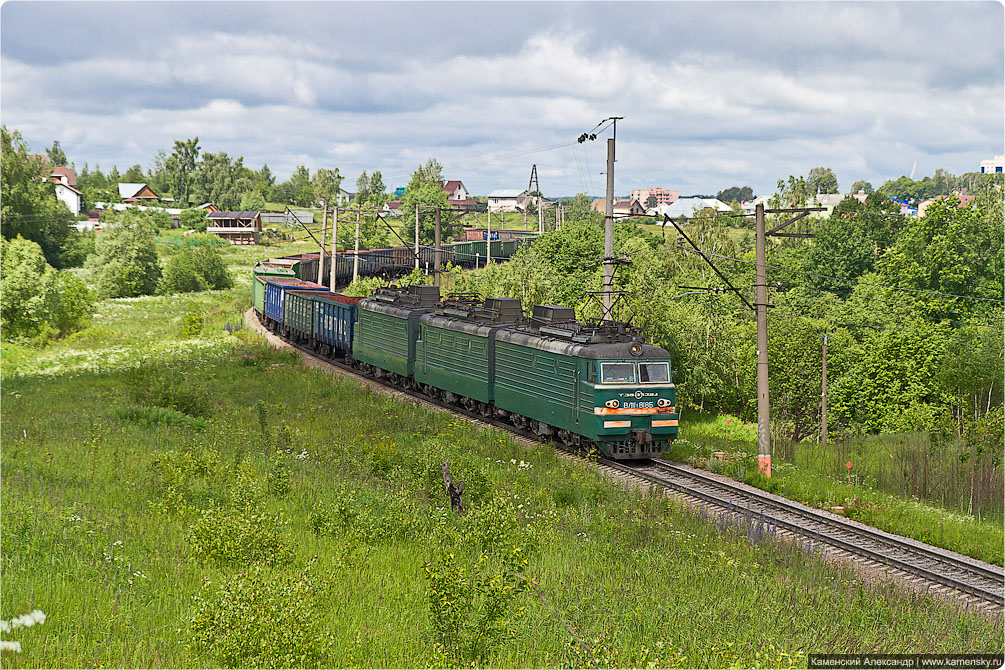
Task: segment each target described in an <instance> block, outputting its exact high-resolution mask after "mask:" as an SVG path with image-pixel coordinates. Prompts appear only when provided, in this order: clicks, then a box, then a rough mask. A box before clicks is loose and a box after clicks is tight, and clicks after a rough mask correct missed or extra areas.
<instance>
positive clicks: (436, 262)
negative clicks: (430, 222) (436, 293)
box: [433, 207, 440, 288]
mask: <svg viewBox="0 0 1005 670" xmlns="http://www.w3.org/2000/svg"><path fill="white" fill-rule="evenodd" d="M433 246H434V248H433V286H436V287H437V288H438V287H439V286H440V208H439V207H437V208H436V230H435V231H434V237H433Z"/></svg>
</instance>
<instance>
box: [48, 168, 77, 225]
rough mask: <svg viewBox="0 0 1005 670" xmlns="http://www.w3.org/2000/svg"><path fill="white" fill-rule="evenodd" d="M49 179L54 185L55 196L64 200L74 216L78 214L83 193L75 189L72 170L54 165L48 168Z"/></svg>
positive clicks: (74, 175)
mask: <svg viewBox="0 0 1005 670" xmlns="http://www.w3.org/2000/svg"><path fill="white" fill-rule="evenodd" d="M49 181H51V182H52V183H53V184H55V185H56V198H58V199H59V200H61V201H62V202H64V203H65V204H66V207H67V208H68V209H69V210H70V212H72V213H73V215H74V216H77V215H78V214H80V209H81V204H82V203H83V200H84V194H83V193H81V192H80V191H78V190H77V175H76V174H75V173H74V171H73V170H72V169H70V168H68V167H63V166H57V167H54V168H52V170H50V174H49Z"/></svg>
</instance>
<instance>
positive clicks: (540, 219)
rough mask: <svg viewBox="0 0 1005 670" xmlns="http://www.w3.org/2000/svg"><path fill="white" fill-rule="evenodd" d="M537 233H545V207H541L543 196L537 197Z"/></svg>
mask: <svg viewBox="0 0 1005 670" xmlns="http://www.w3.org/2000/svg"><path fill="white" fill-rule="evenodd" d="M537 232H538V233H543V232H544V207H543V206H542V205H541V194H540V193H538V196H537Z"/></svg>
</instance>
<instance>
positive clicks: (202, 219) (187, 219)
mask: <svg viewBox="0 0 1005 670" xmlns="http://www.w3.org/2000/svg"><path fill="white" fill-rule="evenodd" d="M178 222H179V224H180V225H181V226H182V227H183V228H191V229H193V230H195V231H198V232H200V233H205V232H206V224H207V223H208V219H207V218H206V210H204V209H184V210H182V212H181V215H180V216H179V217H178Z"/></svg>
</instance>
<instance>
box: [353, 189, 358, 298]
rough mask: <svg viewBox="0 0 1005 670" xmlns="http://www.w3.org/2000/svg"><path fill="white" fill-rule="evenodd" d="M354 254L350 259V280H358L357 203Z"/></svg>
mask: <svg viewBox="0 0 1005 670" xmlns="http://www.w3.org/2000/svg"><path fill="white" fill-rule="evenodd" d="M355 249H356V253H355V254H353V257H352V280H353V281H356V279H357V278H359V203H357V204H356V247H355Z"/></svg>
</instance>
